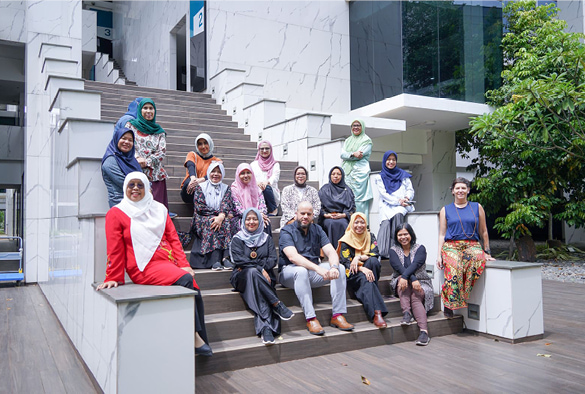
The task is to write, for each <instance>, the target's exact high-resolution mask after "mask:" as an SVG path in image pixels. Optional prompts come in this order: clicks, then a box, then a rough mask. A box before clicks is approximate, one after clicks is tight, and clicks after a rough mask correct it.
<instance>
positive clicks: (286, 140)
mask: <svg viewBox="0 0 585 394" xmlns="http://www.w3.org/2000/svg"><path fill="white" fill-rule="evenodd" d="M262 139H263V140H268V141H270V142H271V143H272V146H273V148H274V150H273V152H274V157H275V158H276V160H284V161H296V162H298V163H299V164H300V165H307V166H308V164H309V148H310V147H312V146H315V145H319V144H322V143H325V142H329V141H330V140H331V116H328V115H322V114H312V113H306V114H302V115H299V116H297V117H295V118H293V119H288V120H286V121H284V122H281V123H277V124H275V125H272V126H269V127H267V128H265V129H264V131H263V132H262ZM319 178H320V176H319V175H317V172H315V171H313V172H311V171H309V180H310V181H317V180H319Z"/></svg>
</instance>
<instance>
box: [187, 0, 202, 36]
mask: <svg viewBox="0 0 585 394" xmlns="http://www.w3.org/2000/svg"><path fill="white" fill-rule="evenodd" d="M189 9H190V10H189V15H190V19H191V28H190V33H191V37H195V36H196V35H198V34H201V33H203V32H204V31H205V2H204V1H190V2H189Z"/></svg>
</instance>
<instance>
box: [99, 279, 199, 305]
mask: <svg viewBox="0 0 585 394" xmlns="http://www.w3.org/2000/svg"><path fill="white" fill-rule="evenodd" d="M97 286H98V283H93V284H92V287H93V288H94V289H95V288H97ZM98 293H99V294H103V295H104V296H105V297H106V298H107V299H108V300H110V301H112V302H114V303H116V304H119V303H122V302H136V301H153V300H162V299H166V298H180V297H193V296H194V295H196V294H197V293H198V291H193V290H190V289H187V288H185V287H183V286H150V285H137V284H134V283H129V284H125V285H120V286H118V287H116V288H112V289H104V290H100V291H99V292H98Z"/></svg>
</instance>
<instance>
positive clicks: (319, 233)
mask: <svg viewBox="0 0 585 394" xmlns="http://www.w3.org/2000/svg"><path fill="white" fill-rule="evenodd" d="M330 243H331V241H329V238H327V234H325V231H323V229H322V228H321V227H320V226H318V225H316V224H315V223H311V224H310V225H309V231H307V235H305V233H304V231H303V230H301V226H300V224H299V222H297V221H295V222H293V223H291V224H287V225H286V226H284V227H283V228H281V229H280V238H279V239H278V247H279V249H280V259H279V261H278V271H279V272H280V271H281V270H282V267H283V266H285V265H289V264H293V263H292V262H291V261H290V260H289V259H288V257H286V255H285V254H284V252H283V250H284V248H286V247H288V246H294V247H295V248H296V249H297V252H298V253H299V254H300V255H301V256H303V257H304V258H306V259H307V260H310V261H312V262H313V263H315V264H319V263H320V256H321V248H322V247H323V246H325V245H327V244H330Z"/></svg>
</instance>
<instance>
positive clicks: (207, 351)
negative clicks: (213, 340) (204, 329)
mask: <svg viewBox="0 0 585 394" xmlns="http://www.w3.org/2000/svg"><path fill="white" fill-rule="evenodd" d="M195 354H196V355H199V356H205V357H211V356H213V351H212V350H211V346H209V345H208V344H206V343H204V344H203V346H201V347H196V348H195Z"/></svg>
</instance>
